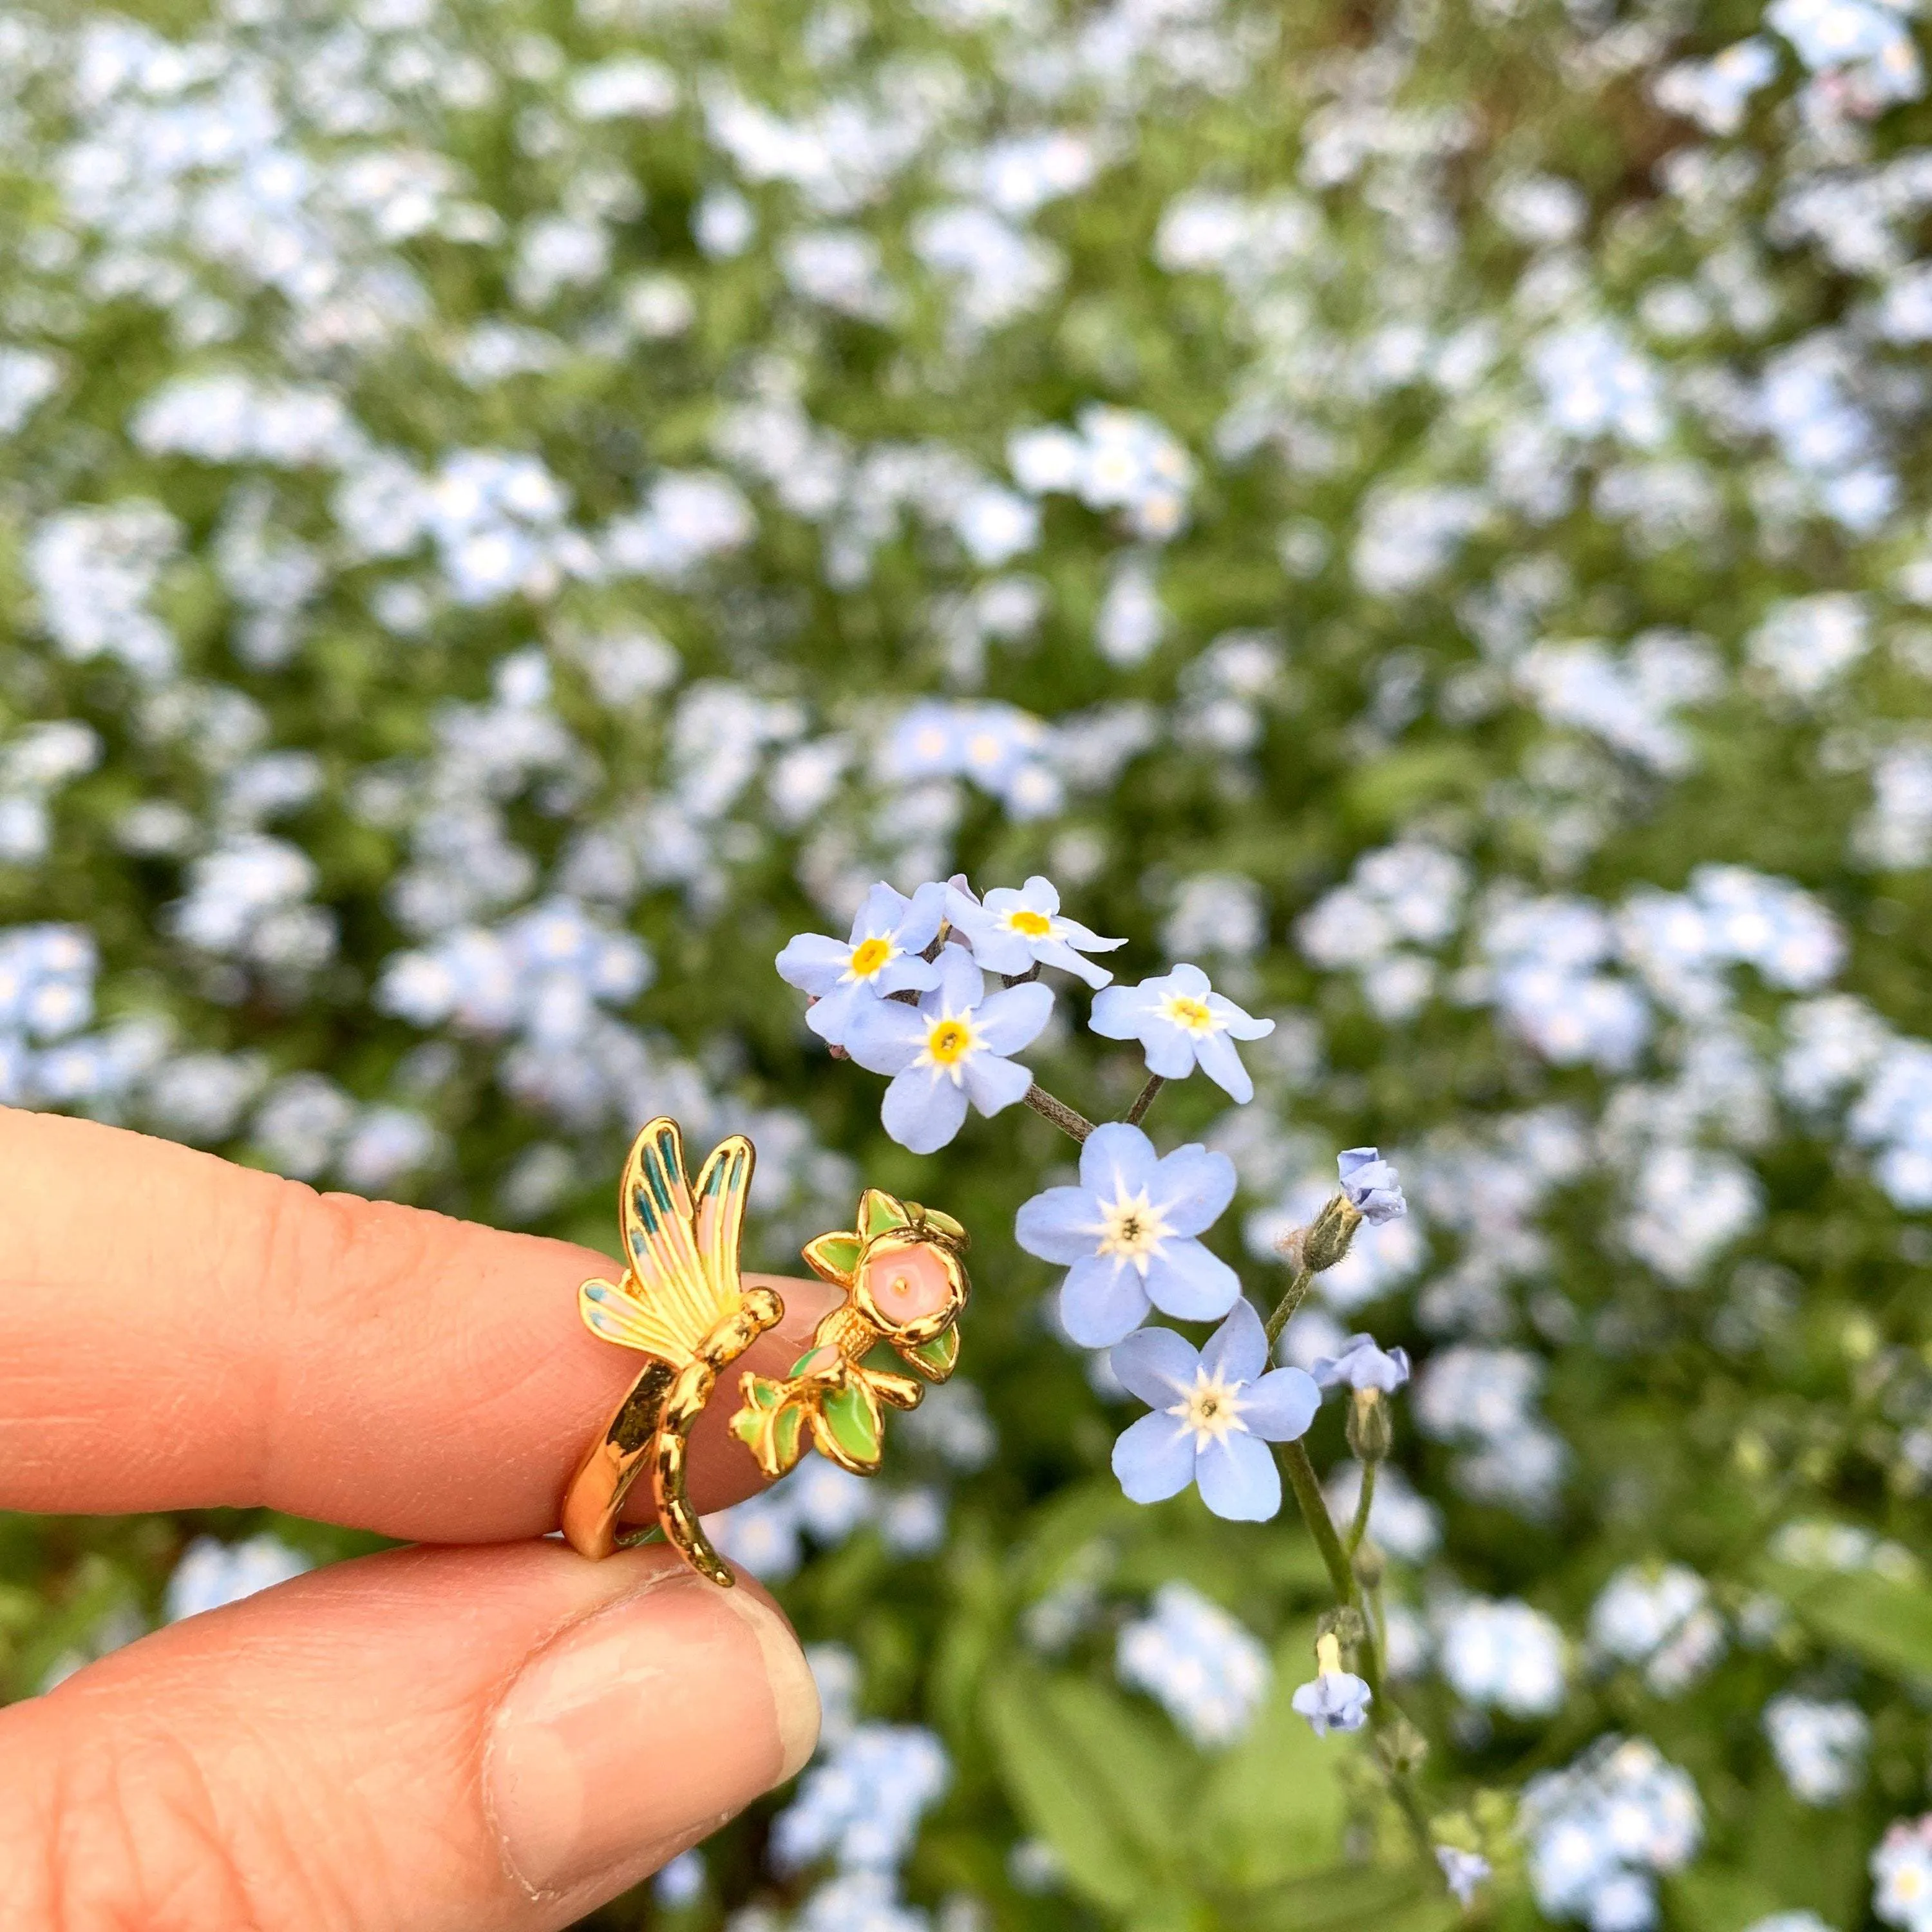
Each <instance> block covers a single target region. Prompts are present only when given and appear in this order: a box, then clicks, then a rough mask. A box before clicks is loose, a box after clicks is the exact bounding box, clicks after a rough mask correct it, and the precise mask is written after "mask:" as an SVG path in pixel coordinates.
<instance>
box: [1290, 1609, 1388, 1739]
mask: <svg viewBox="0 0 1932 1932" xmlns="http://www.w3.org/2000/svg"><path fill="white" fill-rule="evenodd" d="M1374 1701H1375V1694H1374V1692H1373V1691H1371V1690H1370V1688H1369V1687H1368V1685H1367V1684H1366V1683H1365V1682H1364V1681H1363V1680H1362V1679H1361V1678H1359V1677H1358V1676H1356V1675H1355V1673H1354V1672H1353V1671H1352V1670H1343V1668H1342V1646H1341V1645H1340V1643H1339V1642H1338V1641H1337V1639H1336V1638H1335V1637H1334V1634H1332V1633H1331V1634H1328V1635H1325V1636H1323V1637H1320V1638H1319V1639H1317V1640H1316V1646H1315V1676H1314V1677H1313V1680H1312V1681H1311V1682H1308V1683H1307V1684H1304V1685H1301V1687H1300V1688H1298V1690H1297V1691H1296V1692H1295V1695H1294V1697H1292V1698H1291V1699H1290V1700H1289V1702H1290V1703H1291V1705H1292V1706H1293V1708H1294V1709H1295V1713H1296V1715H1298V1716H1300V1717H1304V1718H1307V1720H1308V1724H1309V1728H1310V1730H1313V1732H1314V1733H1315V1735H1316V1736H1317V1737H1318V1738H1325V1737H1326V1736H1328V1733H1330V1732H1331V1731H1359V1730H1361V1728H1362V1727H1363V1726H1364V1724H1367V1722H1368V1721H1369V1706H1370V1705H1371V1704H1372V1703H1374Z"/></svg>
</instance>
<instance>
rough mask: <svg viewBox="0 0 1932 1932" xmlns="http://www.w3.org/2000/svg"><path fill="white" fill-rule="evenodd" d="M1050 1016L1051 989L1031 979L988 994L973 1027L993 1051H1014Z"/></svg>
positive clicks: (1037, 1034) (1033, 1036) (1031, 1040)
mask: <svg viewBox="0 0 1932 1932" xmlns="http://www.w3.org/2000/svg"><path fill="white" fill-rule="evenodd" d="M1052 1017H1053V989H1052V988H1051V987H1050V986H1042V985H1041V984H1040V982H1039V981H1038V980H1030V981H1029V982H1028V983H1027V984H1026V985H1025V986H1009V987H1007V989H1006V990H1005V991H1004V992H999V993H989V994H988V995H987V996H986V998H984V999H983V1000H982V1001H980V1006H979V1010H978V1011H977V1013H976V1014H975V1016H974V1031H975V1032H977V1034H979V1036H980V1038H981V1039H982V1040H984V1041H985V1042H986V1045H987V1046H988V1048H989V1049H990V1050H991V1051H992V1052H995V1053H1017V1052H1019V1050H1020V1049H1021V1048H1022V1047H1023V1046H1031V1045H1032V1044H1033V1043H1034V1041H1035V1040H1037V1039H1038V1038H1039V1037H1040V1031H1041V1029H1042V1028H1044V1027H1045V1025H1046V1023H1047V1022H1048V1021H1049V1020H1050V1019H1052ZM1022 1091H1025V1090H1024V1089H1022Z"/></svg>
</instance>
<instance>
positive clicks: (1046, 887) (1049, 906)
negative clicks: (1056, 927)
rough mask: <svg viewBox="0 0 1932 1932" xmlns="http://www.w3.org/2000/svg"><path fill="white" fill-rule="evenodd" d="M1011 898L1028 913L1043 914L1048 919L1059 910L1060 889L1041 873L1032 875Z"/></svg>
mask: <svg viewBox="0 0 1932 1932" xmlns="http://www.w3.org/2000/svg"><path fill="white" fill-rule="evenodd" d="M1013 897H1014V898H1016V899H1017V900H1018V901H1019V903H1020V904H1022V905H1023V906H1025V907H1026V908H1027V909H1028V911H1030V912H1043V913H1046V916H1047V917H1048V918H1049V919H1051V918H1052V917H1053V916H1054V914H1055V913H1057V912H1058V911H1059V910H1060V888H1059V887H1058V886H1056V885H1055V883H1053V881H1052V880H1051V879H1049V878H1048V877H1046V876H1045V874H1043V873H1040V872H1036V873H1034V874H1033V876H1032V877H1031V878H1030V879H1028V880H1027V882H1026V883H1025V886H1022V888H1021V889H1020V890H1019V891H1018V892H1016V893H1014V895H1013Z"/></svg>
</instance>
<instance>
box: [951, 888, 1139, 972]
mask: <svg viewBox="0 0 1932 1932" xmlns="http://www.w3.org/2000/svg"><path fill="white" fill-rule="evenodd" d="M946 916H947V918H948V919H950V920H951V921H952V922H953V926H954V927H955V928H956V929H957V930H958V931H959V933H960V934H961V935H962V937H963V938H965V941H966V942H967V944H968V945H970V946H971V947H972V949H973V956H974V959H977V960H978V961H979V962H980V965H982V966H983V967H985V968H986V970H987V971H988V972H989V973H1004V974H1009V975H1013V976H1017V975H1018V974H1022V973H1026V972H1030V971H1032V969H1033V968H1034V966H1035V965H1042V966H1058V967H1059V968H1061V970H1062V971H1065V972H1068V973H1076V974H1079V977H1081V978H1082V979H1083V980H1085V981H1086V982H1087V983H1088V986H1106V983H1108V981H1109V980H1111V979H1112V977H1114V976H1113V974H1111V973H1109V971H1107V970H1106V968H1105V967H1103V966H1097V965H1094V962H1092V961H1091V959H1082V958H1081V954H1082V953H1111V952H1112V951H1113V950H1114V949H1115V947H1117V946H1124V945H1126V944H1127V941H1125V940H1124V939H1103V938H1101V937H1100V935H1099V934H1098V933H1097V932H1091V931H1090V930H1089V929H1088V928H1087V927H1085V926H1082V924H1081V923H1080V922H1079V920H1078V919H1068V918H1067V917H1065V916H1064V915H1063V914H1062V913H1061V910H1060V894H1059V892H1058V890H1057V889H1055V886H1054V885H1053V883H1052V880H1049V879H1044V878H1042V877H1040V876H1039V875H1038V874H1035V875H1034V877H1032V878H1030V879H1029V880H1028V881H1027V882H1026V883H1025V885H1024V886H1020V887H1019V888H1017V889H1016V888H1015V887H1013V886H995V887H994V888H993V889H992V891H991V892H989V893H988V894H987V895H986V898H985V900H984V901H980V900H979V899H976V898H974V896H973V895H972V894H971V892H966V891H962V889H960V887H959V886H956V885H953V886H947V889H946Z"/></svg>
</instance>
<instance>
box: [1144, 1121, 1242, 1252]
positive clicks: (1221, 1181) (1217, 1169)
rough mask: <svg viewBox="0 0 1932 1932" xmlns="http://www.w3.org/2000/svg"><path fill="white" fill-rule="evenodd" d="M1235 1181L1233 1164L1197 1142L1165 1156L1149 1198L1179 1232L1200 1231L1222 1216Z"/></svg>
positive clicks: (1230, 1199)
mask: <svg viewBox="0 0 1932 1932" xmlns="http://www.w3.org/2000/svg"><path fill="white" fill-rule="evenodd" d="M1234 1198H1235V1163H1233V1162H1232V1160H1229V1158H1228V1157H1227V1156H1226V1154H1216V1153H1212V1152H1211V1151H1209V1150H1208V1148H1205V1147H1203V1146H1202V1145H1201V1144H1200V1143H1199V1142H1198V1141H1194V1142H1190V1143H1189V1144H1188V1145H1187V1146H1186V1147H1179V1148H1175V1151H1173V1153H1172V1154H1168V1155H1166V1156H1164V1157H1163V1159H1162V1160H1161V1163H1160V1166H1158V1167H1157V1168H1156V1169H1154V1173H1153V1175H1151V1177H1150V1178H1149V1181H1148V1204H1149V1205H1151V1207H1153V1208H1156V1209H1157V1210H1158V1211H1160V1215H1161V1218H1162V1219H1163V1220H1165V1221H1166V1223H1167V1225H1168V1226H1169V1227H1170V1228H1172V1229H1173V1230H1174V1232H1175V1233H1176V1234H1177V1235H1199V1234H1202V1233H1203V1232H1205V1231H1206V1230H1207V1229H1209V1228H1211V1227H1212V1226H1214V1223H1216V1222H1217V1221H1218V1220H1220V1218H1221V1216H1222V1214H1223V1211H1225V1210H1226V1208H1227V1205H1228V1203H1229V1202H1231V1201H1232V1200H1233V1199H1234Z"/></svg>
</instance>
